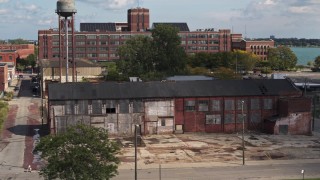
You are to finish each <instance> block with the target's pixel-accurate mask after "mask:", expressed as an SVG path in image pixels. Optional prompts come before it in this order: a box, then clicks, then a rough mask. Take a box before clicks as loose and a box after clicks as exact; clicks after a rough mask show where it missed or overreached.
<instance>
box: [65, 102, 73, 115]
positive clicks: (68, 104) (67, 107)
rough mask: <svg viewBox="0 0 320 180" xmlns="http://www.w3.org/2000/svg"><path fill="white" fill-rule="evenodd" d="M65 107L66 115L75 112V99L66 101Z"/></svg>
mask: <svg viewBox="0 0 320 180" xmlns="http://www.w3.org/2000/svg"><path fill="white" fill-rule="evenodd" d="M64 107H65V114H66V115H71V114H74V101H66V104H65V105H64Z"/></svg>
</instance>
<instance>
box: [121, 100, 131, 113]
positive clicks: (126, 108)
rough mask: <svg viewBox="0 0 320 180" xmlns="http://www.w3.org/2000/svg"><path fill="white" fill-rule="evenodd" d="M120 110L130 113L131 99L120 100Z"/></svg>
mask: <svg viewBox="0 0 320 180" xmlns="http://www.w3.org/2000/svg"><path fill="white" fill-rule="evenodd" d="M119 108H120V109H119V112H120V113H129V101H128V100H121V101H119Z"/></svg>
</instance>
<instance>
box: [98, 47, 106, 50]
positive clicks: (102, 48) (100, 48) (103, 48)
mask: <svg viewBox="0 0 320 180" xmlns="http://www.w3.org/2000/svg"><path fill="white" fill-rule="evenodd" d="M99 51H108V47H99Z"/></svg>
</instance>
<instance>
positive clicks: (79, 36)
mask: <svg viewBox="0 0 320 180" xmlns="http://www.w3.org/2000/svg"><path fill="white" fill-rule="evenodd" d="M85 38H86V36H85V35H76V39H85Z"/></svg>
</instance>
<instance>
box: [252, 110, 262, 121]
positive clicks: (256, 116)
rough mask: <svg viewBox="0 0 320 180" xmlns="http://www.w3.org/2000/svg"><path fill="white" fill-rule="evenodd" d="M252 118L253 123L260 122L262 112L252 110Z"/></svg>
mask: <svg viewBox="0 0 320 180" xmlns="http://www.w3.org/2000/svg"><path fill="white" fill-rule="evenodd" d="M250 118H251V119H250V120H251V122H252V123H260V122H261V113H260V112H251V116H250Z"/></svg>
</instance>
